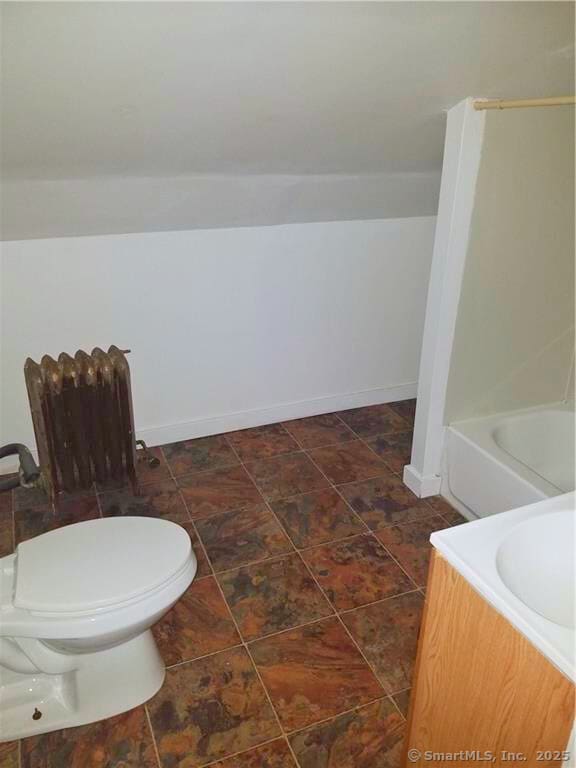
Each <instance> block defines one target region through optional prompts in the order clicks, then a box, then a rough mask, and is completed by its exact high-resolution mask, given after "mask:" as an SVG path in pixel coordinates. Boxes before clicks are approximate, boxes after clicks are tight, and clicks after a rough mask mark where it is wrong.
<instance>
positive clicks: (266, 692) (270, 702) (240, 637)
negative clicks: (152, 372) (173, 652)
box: [152, 437, 298, 765]
mask: <svg viewBox="0 0 576 768" xmlns="http://www.w3.org/2000/svg"><path fill="white" fill-rule="evenodd" d="M224 439H225V440H226V443H227V444H228V445H229V446H230V448H231V449H232V451H233V452H234V455H235V456H236V457H237V458H238V460H240V458H239V456H238V454H237V453H236V451H234V448H233V447H232V445H231V444H230V442H229V441H228V439H227V438H226V437H224ZM160 450H161V452H162V455H163V456H164V459H165V460H166V457H165V454H164V451H163V450H162V448H160ZM166 464H167V465H168V472H169V473H170V476H171V477H172V479H173V480H174V482H175V483H176V487H177V488H178V490H179V492H180V494H181V491H180V487H179V484H178V481H177V480H176V478H175V477H174V475H173V474H172V470H171V468H170V465H169V464H168V462H167V461H166ZM241 464H242V462H241ZM250 479H251V480H252V478H250ZM252 482H253V481H252ZM181 498H182V501H183V503H184V506H185V508H186V512H187V513H188V517H189V518H190V522H191V523H192V526H193V528H194V531H195V532H196V535H197V537H198V541H199V542H200V544H201V546H202V547H203V549H204V545H203V542H202V539H201V537H200V535H199V534H198V531H197V530H196V526H195V524H194V520H193V519H192V517H191V515H190V510H189V509H188V505H187V504H186V502H185V500H184V498H183V497H182V495H181ZM204 553H205V555H206V557H207V561H208V564H209V566H210V568H211V570H212V576H213V577H214V581H215V582H216V586H217V588H218V591H219V593H220V595H221V597H222V600H223V601H224V605H225V606H226V610H227V611H228V613H229V615H230V619H231V621H232V623H233V624H234V627H235V629H236V632H237V633H238V637H239V639H240V644H239V645H236V646H233V647H232V648H244V650H245V651H246V653H247V654H248V658H249V659H250V662H251V664H252V667H253V669H254V671H255V673H256V676H257V677H258V680H259V682H260V685H261V686H262V690H263V691H264V694H265V696H266V699H267V701H268V704H269V706H270V708H271V710H272V713H273V714H274V717H275V719H276V723H277V725H278V728H279V729H280V734H281V737H284V738H286V734H285V732H284V729H283V727H282V724H281V723H280V718H279V717H278V713H277V712H276V709H275V708H274V706H273V704H272V701H271V699H270V695H269V693H268V689H267V688H266V686H265V685H264V681H263V680H262V678H261V676H260V672H259V671H258V668H257V667H256V664H255V663H254V659H253V658H252V654H251V653H250V651H249V649H248V646H247V644H246V642H245V641H244V638H243V636H242V633H241V632H240V627H239V626H238V622H237V621H236V617H235V616H234V615H233V613H232V611H231V609H230V606H229V605H228V601H227V600H226V596H225V595H224V591H223V589H222V586H221V584H220V582H219V581H218V579H217V578H216V574H215V572H214V569H213V567H212V562H211V560H210V559H209V558H208V556H207V552H206V550H205V549H204ZM229 650H231V648H224V649H221V650H220V651H215V653H213V654H205V655H204V656H203V657H200V658H206V657H207V656H213V655H215V654H216V653H222V652H224V651H229ZM194 661H197V659H192V660H191V661H190V662H181V663H179V664H176V665H173V666H172V667H170V669H174V668H175V667H178V666H182V664H187V663H191V662H194ZM167 669H168V668H167ZM152 732H153V734H154V731H153V729H152ZM153 737H154V741H156V739H155V735H154V736H153ZM274 738H279V737H278V736H276V737H274ZM286 742H288V739H286ZM266 743H267V742H266ZM258 746H261V745H260V744H254V745H252V746H251V747H249V749H252V747H254V748H256V747H258ZM288 748H289V749H290V752H291V754H293V753H292V748H291V747H290V744H288ZM226 757H230V755H227V756H226ZM294 757H295V756H294ZM220 759H224V758H220ZM216 762H218V760H217V761H216ZM297 765H298V762H297Z"/></svg>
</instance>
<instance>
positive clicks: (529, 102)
mask: <svg viewBox="0 0 576 768" xmlns="http://www.w3.org/2000/svg"><path fill="white" fill-rule="evenodd" d="M574 104H576V96H550V97H549V98H546V99H485V100H482V99H476V101H475V102H474V109H520V108H521V107H568V106H573V105H574Z"/></svg>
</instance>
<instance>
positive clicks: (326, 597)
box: [222, 438, 387, 765]
mask: <svg viewBox="0 0 576 768" xmlns="http://www.w3.org/2000/svg"><path fill="white" fill-rule="evenodd" d="M294 440H295V442H296V443H297V444H298V445H300V444H299V443H298V441H297V440H296V439H295V438H294ZM231 447H232V446H231ZM232 450H234V448H233V447H232ZM238 458H240V457H238ZM308 458H309V459H310V457H308ZM310 461H312V463H313V464H314V466H315V467H316V468H317V469H318V471H319V472H320V473H321V474H322V475H323V476H324V478H325V479H326V480H327V481H328V484H329V487H334V485H333V483H332V482H331V481H330V480H329V478H328V477H326V474H325V473H324V472H322V470H321V469H320V468H319V467H318V466H317V465H316V463H315V462H314V461H313V460H312V459H310ZM241 463H242V466H243V467H244V471H245V472H246V473H247V474H248V476H249V477H250V479H251V480H252V482H253V483H254V485H255V487H256V488H258V486H257V485H256V481H255V480H254V478H253V477H252V474H251V473H250V471H249V470H248V468H247V467H246V466H245V465H244V463H243V462H241ZM262 496H263V497H264V495H263V494H262ZM265 504H266V506H267V507H268V509H269V510H270V513H271V514H272V516H273V517H274V519H275V520H276V522H277V523H278V525H280V527H281V528H282V530H284V526H282V524H281V523H280V520H279V519H278V516H277V515H276V513H275V512H274V510H273V509H272V506H271V504H270V502H269V501H268V499H265ZM362 523H363V524H364V525H365V523H364V521H362ZM290 541H291V540H290ZM291 543H292V542H291ZM295 552H296V555H297V556H298V557H299V558H300V561H301V563H302V564H303V566H304V569H305V570H306V571H307V572H308V573H309V575H310V577H311V578H312V581H313V582H314V583H315V584H316V586H317V587H318V589H319V590H320V593H321V594H322V595H323V596H324V599H325V600H326V602H327V605H329V606H330V607H331V608H332V610H333V614H332V616H326V617H323V618H321V619H317V620H316V622H312V623H317V622H318V621H324V620H326V619H329V618H333V617H335V618H336V620H337V621H338V622H340V625H341V626H342V627H343V628H344V631H345V632H346V634H347V635H348V636H349V637H350V639H351V641H352V643H353V645H354V646H355V647H356V648H357V650H358V652H359V653H360V655H361V658H363V659H364V661H365V662H366V663H367V664H368V667H369V669H370V671H371V672H372V674H373V675H374V678H375V680H376V682H377V684H378V685H379V686H380V688H381V689H382V691H383V692H384V694H385V695H387V694H386V692H385V691H384V686H383V685H382V683H381V682H380V680H379V678H378V677H377V676H376V674H375V672H374V670H373V668H372V665H371V664H369V663H368V660H367V659H366V658H365V656H364V654H363V653H362V651H361V650H360V648H359V647H358V645H357V643H356V641H355V640H354V638H352V636H351V635H350V633H349V632H348V630H347V628H346V626H345V624H344V622H343V621H342V619H341V618H340V616H339V615H338V612H337V610H336V608H335V606H333V605H332V602H331V600H329V598H328V596H327V595H326V592H325V591H324V589H322V587H321V586H320V584H319V583H318V581H317V579H316V577H315V576H314V574H313V573H312V571H311V570H310V568H309V566H308V564H307V563H306V561H305V560H304V558H303V557H302V555H301V554H300V552H299V551H298V550H297V549H295ZM222 596H223V597H224V599H226V598H225V596H224V593H222ZM297 628H298V627H291V628H290V629H297ZM237 629H238V631H240V630H239V627H238V626H237ZM290 629H287V630H284V631H286V632H288V631H290ZM240 636H241V637H242V635H240ZM254 642H255V641H254ZM246 650H247V652H248V654H249V656H250V659H251V660H252V664H253V665H254V668H255V669H256V673H257V675H258V679H259V680H260V682H261V684H262V686H263V687H264V690H265V691H266V695H267V697H268V700H269V702H270V705H271V706H272V708H273V710H274V712H275V713H276V710H275V708H274V706H273V704H272V700H271V698H270V695H269V693H268V689H267V688H266V686H265V684H264V681H263V680H262V677H261V675H260V671H259V670H258V667H257V665H256V662H255V661H254V658H253V656H252V654H251V652H250V649H249V647H248V645H246ZM379 698H381V697H379ZM366 703H370V702H366ZM341 714H344V713H342V712H340V713H337V714H336V715H333V716H332V717H331V718H328V719H329V720H332V719H334V718H335V717H338V716H340V715H341ZM276 716H277V720H278V724H279V726H280V728H281V729H282V733H283V734H284V736H285V737H286V732H285V730H284V728H283V726H282V724H281V722H280V718H279V716H278V715H277V713H276ZM317 724H318V723H313V724H312V725H317ZM286 741H287V743H288V748H289V749H290V752H291V754H292V756H293V757H294V760H295V761H296V764H297V765H300V761H299V760H298V759H297V757H296V755H295V754H294V751H293V750H292V745H291V744H290V740H289V739H288V738H286Z"/></svg>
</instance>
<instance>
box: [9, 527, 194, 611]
mask: <svg viewBox="0 0 576 768" xmlns="http://www.w3.org/2000/svg"><path fill="white" fill-rule="evenodd" d="M190 552H191V544H190V537H189V536H188V534H187V532H186V531H185V530H184V529H183V528H181V527H180V526H178V525H176V524H174V523H167V522H166V521H165V520H159V519H157V518H148V517H117V518H104V519H98V520H89V521H86V522H83V523H76V524H74V525H70V526H66V527H64V528H58V529H57V530H55V531H50V532H49V533H45V534H42V535H41V536H38V537H36V538H34V539H30V540H29V541H26V542H23V543H22V544H20V545H19V546H18V548H17V551H16V555H17V557H16V569H15V571H16V573H15V576H16V579H15V591H14V599H13V605H14V607H15V608H16V609H22V610H25V611H31V612H33V613H34V614H36V615H39V614H49V615H50V616H62V618H64V616H68V617H71V616H73V615H79V614H84V615H85V614H86V613H92V614H93V613H100V612H102V611H110V610H114V609H115V608H117V607H120V606H124V605H127V604H130V603H132V602H134V601H138V600H141V599H142V598H143V597H145V596H146V595H150V594H152V593H154V592H156V591H157V590H158V589H160V588H162V587H163V585H165V584H167V583H168V582H170V581H172V580H173V579H174V578H175V577H177V576H178V574H179V573H180V572H181V571H182V570H183V569H184V568H186V565H187V563H188V561H189V559H190ZM150 553H153V556H152V557H151V556H150Z"/></svg>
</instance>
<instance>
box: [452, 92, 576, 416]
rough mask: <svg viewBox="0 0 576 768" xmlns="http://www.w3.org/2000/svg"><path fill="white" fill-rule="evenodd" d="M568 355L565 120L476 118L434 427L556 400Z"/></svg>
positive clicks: (557, 116)
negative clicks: (471, 189) (473, 162)
mask: <svg viewBox="0 0 576 768" xmlns="http://www.w3.org/2000/svg"><path fill="white" fill-rule="evenodd" d="M573 355H574V111H573V110H572V109H569V108H564V107H555V108H549V109H520V110H503V111H494V112H490V113H488V114H487V116H486V125H485V134H484V142H483V145H482V159H481V163H480V168H479V172H478V180H477V184H476V196H475V201H474V212H473V216H472V221H471V225H470V239H469V243H468V249H467V253H466V265H465V269H464V276H463V279H462V286H461V292H460V303H459V306H458V316H457V322H456V332H455V336H454V346H453V349H452V356H451V363H450V373H449V380H448V390H447V396H446V406H445V415H444V422H445V423H450V422H452V421H458V420H460V419H465V418H471V417H474V416H481V415H487V414H490V413H497V412H500V411H507V410H511V409H515V408H524V407H529V406H532V405H538V404H540V403H546V402H553V401H556V400H562V399H563V398H564V397H565V394H566V390H567V386H568V379H569V376H570V371H571V367H572V362H573Z"/></svg>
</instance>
